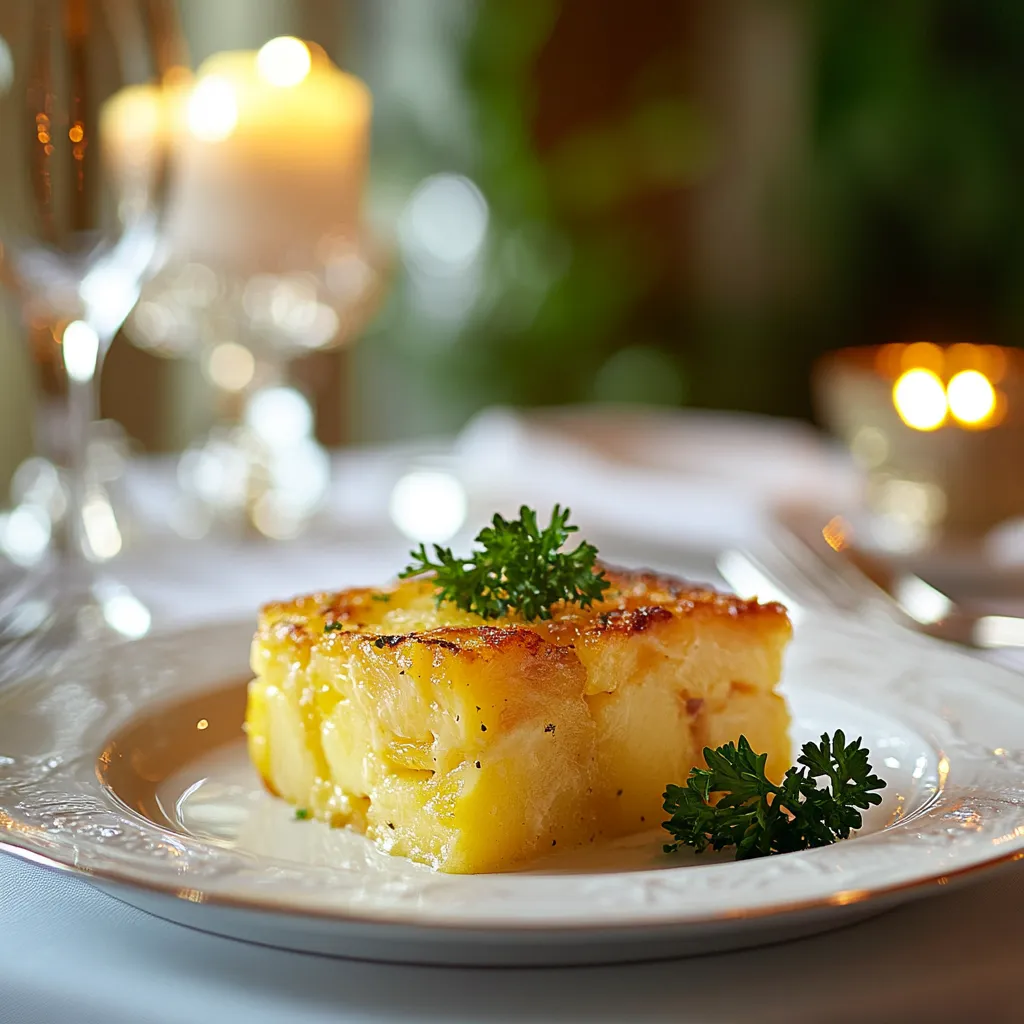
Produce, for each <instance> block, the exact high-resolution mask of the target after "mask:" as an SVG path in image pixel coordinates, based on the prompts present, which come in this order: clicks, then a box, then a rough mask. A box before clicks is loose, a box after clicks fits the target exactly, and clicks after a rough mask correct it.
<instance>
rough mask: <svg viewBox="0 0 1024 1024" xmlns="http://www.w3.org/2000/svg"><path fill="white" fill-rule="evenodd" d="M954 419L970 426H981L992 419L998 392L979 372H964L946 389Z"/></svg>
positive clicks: (956, 376) (955, 377) (954, 378)
mask: <svg viewBox="0 0 1024 1024" xmlns="http://www.w3.org/2000/svg"><path fill="white" fill-rule="evenodd" d="M946 397H947V399H948V400H949V411H950V412H951V413H952V414H953V418H954V419H955V420H957V421H958V422H960V423H964V424H967V425H968V426H972V427H974V426H981V425H983V424H984V423H986V422H987V421H988V420H990V419H991V418H992V413H993V412H994V411H995V408H996V391H995V388H993V387H992V385H991V383H989V380H988V378H987V377H986V376H985V375H984V374H983V373H979V372H978V371H977V370H962V371H961V372H960V373H958V374H956V375H955V376H954V377H953V379H952V380H951V381H950V382H949V385H948V386H947V388H946Z"/></svg>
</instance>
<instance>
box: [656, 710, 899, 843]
mask: <svg viewBox="0 0 1024 1024" xmlns="http://www.w3.org/2000/svg"><path fill="white" fill-rule="evenodd" d="M767 759H768V755H767V754H755V753H754V751H753V750H752V749H751V746H750V744H749V743H748V742H747V738H746V737H745V736H741V737H740V738H739V743H738V744H734V743H727V744H726V745H725V746H724V747H718V748H717V749H714V750H713V749H712V748H711V747H705V748H704V761H705V762H706V764H707V768H692V769H691V770H690V775H689V778H687V780H686V785H685V786H669V787H668V788H667V789H666V791H665V811H666V812H667V813H668V814H670V815H672V817H671V818H670V819H669V820H668V821H666V822H664V823H663V827H664V828H665V829H666V830H667V831H668V832H670V833H671V834H672V836H673V837H674V839H675V842H673V843H670V844H668V845H666V847H665V852H666V853H671V852H673V851H675V850H678V849H679V848H680V847H681V846H692V847H693V848H694V849H695V850H696V851H697V852H698V853H701V852H702V851H704V850H706V849H707V848H708V847H709V846H710V847H711V848H712V849H713V850H721V849H722V848H723V847H726V846H734V847H735V848H736V859H737V860H745V859H747V858H749V857H764V856H766V855H767V854H771V853H792V852H794V851H796V850H807V849H810V848H812V847H816V846H828V845H829V844H831V843H834V842H836V840H838V839H847V838H848V837H849V835H850V832H852V831H853V830H854V829H858V828H860V826H861V824H862V820H863V819H862V818H861V813H860V812H861V811H862V810H867V809H868V808H869V807H871V806H872V805H874V804H879V803H881V802H882V798H881V797H880V796H879V795H878V793H876V792H875V790H879V789H884V788H885V782H884V781H883V780H882V779H880V778H878V776H876V775H873V774H872V768H871V765H870V764H869V763H868V750H867V748H866V747H863V746H861V741H860V739H856V740H854V741H853V742H851V743H847V742H846V737H845V736H844V735H843V733H842V730H839V731H837V732H836V734H835V735H834V736H833V737H832V738H831V739H829V737H828V735H826V734H822V737H821V742H820V743H805V744H804V745H803V747H802V748H801V753H800V757H799V758H797V764H798V765H801V766H802V767H799V768H798V767H793V768H790V769H789V770H788V771H787V772H786V774H785V776H784V778H783V780H782V782H781V783H780V784H779V785H775V784H774V783H773V782H771V781H770V780H769V779H768V778H767V776H766V775H765V773H764V767H765V762H766V761H767ZM815 779H826V780H827V784H826V785H824V786H820V787H819V785H818V783H817V782H815ZM712 794H721V796H720V798H719V799H718V800H717V802H714V803H713V802H712V799H711V798H712Z"/></svg>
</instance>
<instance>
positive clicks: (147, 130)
mask: <svg viewBox="0 0 1024 1024" xmlns="http://www.w3.org/2000/svg"><path fill="white" fill-rule="evenodd" d="M190 81H191V74H190V73H189V72H188V71H187V70H186V69H185V68H175V69H173V70H171V71H169V72H168V74H167V77H166V78H165V81H164V84H163V85H162V86H161V85H151V84H146V85H130V86H127V87H126V88H124V89H122V90H120V92H117V93H115V94H114V95H113V96H111V97H110V99H109V100H107V101H106V102H105V103H104V104H103V106H102V107H101V108H100V116H99V134H100V143H101V146H102V151H103V157H104V160H105V161H106V164H107V168H108V170H109V173H110V175H111V180H112V182H113V183H114V185H115V187H116V189H117V194H118V201H119V204H120V209H121V213H122V217H123V218H125V219H132V218H134V217H137V216H138V215H140V214H143V213H145V212H146V210H147V209H148V206H149V204H150V203H152V201H153V193H154V189H155V188H157V187H158V185H159V178H160V175H161V174H162V172H163V169H164V161H165V159H166V157H167V155H168V147H169V146H170V144H171V143H172V141H173V139H174V138H175V136H176V135H177V134H178V131H179V125H180V121H181V111H182V106H183V102H184V98H185V96H186V94H187V90H188V88H189V85H190ZM71 131H74V126H73V127H72V129H71ZM69 134H70V133H69ZM75 141H76V140H75V139H74V138H72V142H75ZM83 141H84V142H87V141H88V140H83Z"/></svg>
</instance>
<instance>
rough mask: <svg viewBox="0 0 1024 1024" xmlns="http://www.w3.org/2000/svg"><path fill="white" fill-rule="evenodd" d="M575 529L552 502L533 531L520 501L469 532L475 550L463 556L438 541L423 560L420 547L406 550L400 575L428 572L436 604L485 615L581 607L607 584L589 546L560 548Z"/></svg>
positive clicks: (545, 613)
mask: <svg viewBox="0 0 1024 1024" xmlns="http://www.w3.org/2000/svg"><path fill="white" fill-rule="evenodd" d="M577 529H578V527H576V526H571V525H570V524H569V509H567V508H566V509H562V508H561V507H560V506H558V505H556V506H555V507H554V510H553V511H552V513H551V522H550V523H549V524H548V525H547V526H546V527H544V528H543V529H541V528H540V527H539V526H538V524H537V513H536V512H534V511H533V509H530V508H527V506H526V505H523V506H522V507H521V508H520V509H519V518H518V519H505V518H503V517H502V516H500V515H496V516H495V517H494V519H493V520H492V522H491V525H490V526H487V527H484V529H482V530H481V531H480V532H479V533H478V534H477V536H476V541H475V543H476V544H478V545H480V548H479V549H478V550H475V551H473V552H472V553H471V554H470V556H469V557H468V558H457V557H456V556H455V555H453V554H452V552H451V548H443V547H441V546H440V545H438V544H435V545H434V555H433V558H431V556H430V555H428V554H427V549H426V545H424V544H421V545H420V547H419V550H418V551H412V552H410V555H411V556H412V558H413V562H412V564H411V565H409V566H408V567H407V568H406V569H405V571H404V572H402V573H400V578H401V579H408V578H409V577H412V576H420V575H422V574H423V573H428V572H429V573H433V574H434V582H435V585H436V587H437V603H438V605H440V604H442V603H443V602H445V601H450V602H451V603H452V604H454V605H456V606H457V607H458V608H461V609H462V610H463V611H467V612H475V613H476V614H477V615H480V616H481V617H483V618H485V619H497V618H500V617H501V616H503V615H507V614H508V613H509V612H511V611H515V612H518V614H519V615H521V616H522V617H523V618H524V619H550V618H551V606H552V605H553V604H556V603H557V602H559V601H568V602H570V603H573V604H578V605H580V606H581V607H584V608H587V607H589V606H590V605H591V604H592V603H593V602H594V601H598V600H600V599H601V597H602V595H603V594H604V592H605V591H606V590H607V589H608V588H609V587H610V586H611V584H610V583H609V581H608V580H607V579H606V577H605V575H604V573H603V572H601V571H599V570H597V568H596V562H597V548H595V547H594V545H593V544H587V543H586V542H582V543H580V544H579V545H577V546H576V547H575V548H573V549H572V550H571V551H562V550H561V547H562V545H563V544H564V543H565V542H566V540H567V539H568V537H569V535H570V534H571V533H575V532H576V531H577Z"/></svg>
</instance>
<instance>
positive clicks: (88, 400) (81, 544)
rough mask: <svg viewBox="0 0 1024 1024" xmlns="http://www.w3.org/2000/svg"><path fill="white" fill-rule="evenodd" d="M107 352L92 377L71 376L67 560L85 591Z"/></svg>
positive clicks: (72, 575)
mask: <svg viewBox="0 0 1024 1024" xmlns="http://www.w3.org/2000/svg"><path fill="white" fill-rule="evenodd" d="M103 351H104V346H103V345H102V344H101V345H100V346H99V347H98V349H97V352H96V359H95V366H94V367H93V368H92V372H91V373H90V374H85V373H81V372H79V373H74V374H73V373H68V391H67V431H68V434H67V445H68V447H67V456H66V457H67V469H68V474H69V476H68V508H67V514H66V515H65V518H64V524H65V526H64V534H65V536H64V538H63V540H64V551H63V557H64V559H65V565H66V570H67V573H68V576H69V577H70V578H71V579H72V580H73V581H74V584H76V585H78V586H79V587H82V588H85V587H86V586H87V585H88V583H89V581H90V578H91V576H92V569H91V561H90V558H89V553H90V551H91V546H90V543H89V534H88V530H87V529H86V523H85V514H86V508H87V502H88V499H89V492H90V490H91V488H92V484H93V480H92V467H91V465H90V460H89V442H90V439H91V436H92V433H93V431H92V425H93V423H94V422H95V421H96V417H97V412H98V406H99V395H98V387H99V381H100V370H101V368H102V361H103Z"/></svg>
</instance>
